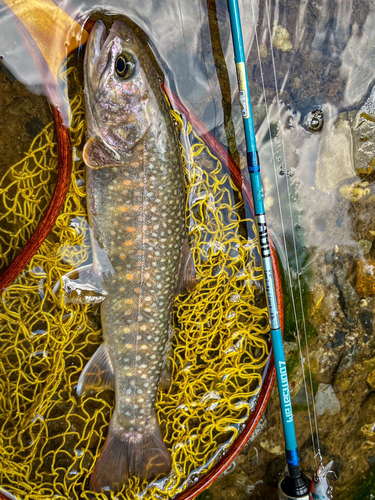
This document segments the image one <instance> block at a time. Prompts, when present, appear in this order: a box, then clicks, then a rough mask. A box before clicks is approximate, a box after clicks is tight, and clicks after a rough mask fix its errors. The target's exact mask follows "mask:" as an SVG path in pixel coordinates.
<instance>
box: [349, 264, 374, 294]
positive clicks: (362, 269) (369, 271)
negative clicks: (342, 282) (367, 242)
mask: <svg viewBox="0 0 375 500" xmlns="http://www.w3.org/2000/svg"><path fill="white" fill-rule="evenodd" d="M374 275H375V261H374V260H372V259H371V258H370V257H367V258H362V259H356V260H355V266H354V273H353V276H352V279H351V281H352V282H353V284H354V287H355V290H356V292H357V294H358V296H359V297H360V298H361V299H362V298H365V297H373V296H374V295H375V279H374Z"/></svg>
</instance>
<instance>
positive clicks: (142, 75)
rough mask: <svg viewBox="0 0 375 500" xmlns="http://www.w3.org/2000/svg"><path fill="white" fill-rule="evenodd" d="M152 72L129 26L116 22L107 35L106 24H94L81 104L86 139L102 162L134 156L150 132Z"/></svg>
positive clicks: (88, 48) (155, 79) (145, 51)
mask: <svg viewBox="0 0 375 500" xmlns="http://www.w3.org/2000/svg"><path fill="white" fill-rule="evenodd" d="M150 66H151V60H150V57H149V55H148V54H147V50H146V48H145V47H144V46H143V44H142V43H141V42H140V41H139V39H138V37H137V36H136V34H135V33H134V31H133V30H132V29H131V28H130V26H128V24H127V23H125V22H124V21H115V22H114V23H113V25H112V27H111V29H110V31H109V33H108V35H107V30H106V27H105V25H104V23H103V22H102V21H97V22H96V24H95V26H94V28H93V30H92V32H91V34H90V37H89V40H88V43H87V47H86V54H85V63H84V73H85V98H86V112H87V128H88V135H89V137H91V138H92V137H95V139H96V142H98V140H99V141H100V143H101V146H100V148H101V153H103V151H104V150H105V153H104V154H101V159H102V160H103V161H104V162H105V157H106V156H107V157H108V155H109V157H113V158H114V160H113V161H114V163H116V162H117V163H119V162H121V159H122V158H123V157H124V155H125V156H126V155H129V154H132V151H133V150H134V149H135V148H136V147H137V145H139V144H140V143H141V142H142V141H143V140H144V138H145V135H146V134H147V131H148V130H149V128H150V125H151V122H152V120H153V115H155V111H154V110H153V108H152V105H150V102H151V101H152V97H153V96H154V93H153V90H152V84H153V85H154V86H155V81H156V83H157V84H158V82H157V76H156V71H155V69H154V68H150ZM150 73H151V77H150ZM150 80H151V83H150ZM99 161H100V160H99ZM107 161H108V160H107Z"/></svg>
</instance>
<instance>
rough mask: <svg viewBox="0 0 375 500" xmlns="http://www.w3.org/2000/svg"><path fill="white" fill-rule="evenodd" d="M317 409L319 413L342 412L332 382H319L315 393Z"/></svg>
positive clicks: (334, 413) (331, 413) (332, 413)
mask: <svg viewBox="0 0 375 500" xmlns="http://www.w3.org/2000/svg"><path fill="white" fill-rule="evenodd" d="M315 410H316V414H317V415H336V414H337V413H339V412H340V401H339V400H338V398H337V396H336V394H335V391H334V389H333V387H332V385H330V384H319V386H318V391H317V393H316V395H315Z"/></svg>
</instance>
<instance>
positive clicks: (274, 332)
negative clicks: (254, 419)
mask: <svg viewBox="0 0 375 500" xmlns="http://www.w3.org/2000/svg"><path fill="white" fill-rule="evenodd" d="M227 2H228V9H229V17H230V23H231V28H232V30H231V31H232V38H233V46H234V55H235V62H236V69H237V78H238V86H239V99H240V104H241V111H242V118H243V124H244V129H245V138H246V150H247V166H248V170H249V175H250V182H251V189H252V193H253V198H254V209H255V210H254V211H255V219H256V223H257V227H258V233H259V242H260V250H261V258H262V263H263V273H264V283H265V288H266V297H267V303H268V310H269V318H270V328H271V340H272V348H273V354H274V359H275V368H276V376H277V383H278V387H279V399H280V406H281V417H282V425H283V431H284V439H285V454H286V461H287V470H286V474H285V476H284V478H283V480H282V481H281V482H280V484H279V491H278V495H279V498H280V500H293V499H296V498H298V499H301V500H308V498H309V490H310V482H311V481H310V479H309V478H308V477H307V476H306V475H305V474H303V472H301V470H300V467H299V455H298V447H297V439H296V432H295V427H294V420H293V410H292V404H291V398H290V391H289V382H288V374H287V369H286V362H285V354H284V348H283V339H282V333H281V325H280V319H279V310H278V304H277V300H276V292H275V283H274V276H273V270H272V264H271V252H270V244H269V238H268V230H267V223H266V216H265V208H264V201H263V200H264V194H263V187H262V181H261V176H260V163H259V154H258V150H257V145H256V138H255V130H254V120H253V113H252V108H251V101H250V88H249V80H248V75H247V69H246V58H245V50H244V44H243V38H242V28H241V17H240V11H239V6H238V0H227Z"/></svg>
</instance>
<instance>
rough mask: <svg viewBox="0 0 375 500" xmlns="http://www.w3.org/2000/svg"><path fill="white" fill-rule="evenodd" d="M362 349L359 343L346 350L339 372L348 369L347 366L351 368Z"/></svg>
mask: <svg viewBox="0 0 375 500" xmlns="http://www.w3.org/2000/svg"><path fill="white" fill-rule="evenodd" d="M359 351H360V347H359V346H357V345H354V346H353V347H351V348H350V349H348V350H347V351H345V352H344V354H343V356H342V358H341V361H340V365H339V367H338V370H337V374H338V373H340V372H342V371H343V370H346V369H347V368H350V367H351V366H352V364H353V363H354V360H355V358H356V356H357V353H358V352H359Z"/></svg>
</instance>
